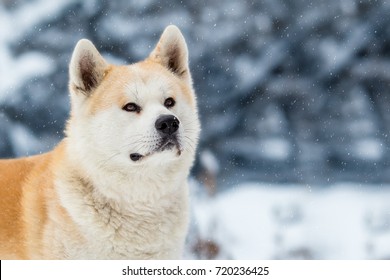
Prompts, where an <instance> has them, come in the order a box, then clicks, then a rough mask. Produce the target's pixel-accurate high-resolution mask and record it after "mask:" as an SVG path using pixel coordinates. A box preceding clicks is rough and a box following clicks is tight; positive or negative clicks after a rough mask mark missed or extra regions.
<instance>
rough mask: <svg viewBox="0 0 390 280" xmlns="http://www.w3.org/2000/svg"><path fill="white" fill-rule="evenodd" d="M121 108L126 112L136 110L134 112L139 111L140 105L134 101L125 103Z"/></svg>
mask: <svg viewBox="0 0 390 280" xmlns="http://www.w3.org/2000/svg"><path fill="white" fill-rule="evenodd" d="M122 109H123V110H125V111H127V112H136V113H139V112H141V107H140V106H138V105H137V104H135V103H127V104H126V105H125V106H123V108H122Z"/></svg>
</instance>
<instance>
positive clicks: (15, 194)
mask: <svg viewBox="0 0 390 280" xmlns="http://www.w3.org/2000/svg"><path fill="white" fill-rule="evenodd" d="M69 91H70V99H71V112H70V117H69V120H68V122H67V124H66V129H65V137H64V139H63V140H62V141H61V142H60V143H59V144H58V145H57V146H56V147H55V148H54V149H53V150H52V151H50V152H48V153H45V154H41V155H36V156H31V157H26V158H20V159H5V160H1V161H0V207H1V211H0V259H178V258H181V256H182V251H183V247H184V241H185V236H186V233H187V225H188V220H189V210H188V206H189V202H188V201H189V190H188V185H187V177H188V175H189V172H190V169H191V166H192V165H193V161H194V157H195V153H196V147H197V143H198V138H199V133H200V123H199V117H198V109H197V101H196V96H195V93H194V89H193V85H192V78H191V74H190V70H189V63H188V49H187V45H186V42H185V39H184V37H183V35H182V33H181V32H180V30H179V29H178V28H177V27H176V26H173V25H171V26H168V27H167V28H166V29H165V30H164V32H163V33H162V35H161V37H160V39H159V41H158V43H157V45H156V47H155V48H154V49H153V51H152V52H151V53H150V55H149V56H148V57H147V58H146V59H145V60H143V61H140V62H138V63H134V64H130V65H121V66H116V65H111V64H109V63H108V62H107V61H106V60H105V59H104V58H103V57H102V55H101V54H100V53H99V52H98V50H97V49H96V47H95V46H94V45H93V44H92V42H90V41H88V40H86V39H82V40H80V41H79V42H78V43H77V45H76V47H75V49H74V51H73V54H72V57H71V61H70V64H69Z"/></svg>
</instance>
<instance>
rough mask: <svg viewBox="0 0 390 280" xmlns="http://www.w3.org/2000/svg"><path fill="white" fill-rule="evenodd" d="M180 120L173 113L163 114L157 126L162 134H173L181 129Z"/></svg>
mask: <svg viewBox="0 0 390 280" xmlns="http://www.w3.org/2000/svg"><path fill="white" fill-rule="evenodd" d="M179 124H180V122H179V120H178V119H177V118H176V117H175V116H173V115H161V116H160V117H159V118H158V119H157V121H156V123H155V127H156V129H157V131H158V133H160V134H161V135H164V136H168V135H173V134H175V133H176V131H177V130H178V129H179Z"/></svg>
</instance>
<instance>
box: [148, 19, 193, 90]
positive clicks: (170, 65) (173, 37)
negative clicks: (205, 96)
mask: <svg viewBox="0 0 390 280" xmlns="http://www.w3.org/2000/svg"><path fill="white" fill-rule="evenodd" d="M149 59H151V60H153V61H155V62H157V63H160V64H161V65H163V66H164V67H166V68H167V69H168V70H170V71H171V72H172V73H173V74H175V75H176V76H178V77H179V78H181V79H185V80H187V81H188V82H191V76H190V71H189V66H188V49H187V44H186V41H185V39H184V37H183V35H182V34H181V32H180V30H179V28H177V27H176V26H175V25H169V26H168V27H167V28H165V30H164V32H163V34H162V35H161V37H160V40H159V42H158V43H157V46H156V48H155V49H154V50H153V51H152V53H151V54H150V56H149Z"/></svg>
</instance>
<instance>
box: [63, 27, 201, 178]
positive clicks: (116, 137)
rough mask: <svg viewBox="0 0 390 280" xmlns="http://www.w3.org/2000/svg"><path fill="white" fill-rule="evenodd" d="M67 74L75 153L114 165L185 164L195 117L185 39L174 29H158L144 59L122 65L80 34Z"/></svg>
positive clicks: (195, 126)
mask: <svg viewBox="0 0 390 280" xmlns="http://www.w3.org/2000/svg"><path fill="white" fill-rule="evenodd" d="M69 73H70V82H69V87H70V92H71V101H72V111H71V118H70V120H69V122H68V126H67V135H68V138H69V141H70V142H71V143H70V145H72V146H74V148H72V152H73V153H77V154H78V155H77V156H79V157H80V158H82V159H86V160H87V161H88V163H89V164H91V165H95V167H99V168H100V167H101V168H106V169H110V168H111V169H116V170H121V171H123V170H126V169H129V170H130V169H132V168H133V167H134V168H135V169H137V167H142V168H143V167H145V166H154V167H157V169H158V168H162V166H166V165H169V163H173V162H180V164H183V161H184V162H187V163H188V164H187V165H191V164H192V161H193V158H194V154H195V148H196V145H197V139H198V135H199V121H198V115H197V106H196V98H195V94H194V91H193V88H192V80H191V75H190V71H189V66H188V50H187V45H186V43H185V40H184V37H183V36H182V34H181V32H180V31H179V29H178V28H177V27H175V26H168V27H167V28H166V29H165V31H164V32H163V34H162V35H161V38H160V40H159V42H158V44H157V46H156V47H155V49H154V50H153V51H152V52H151V54H150V55H149V57H148V58H147V59H145V60H144V61H141V62H138V63H135V64H131V65H126V66H115V65H111V64H109V63H107V62H106V61H105V59H104V58H103V57H102V56H101V55H100V54H99V52H98V51H97V49H96V48H95V47H94V45H93V44H92V43H91V42H90V41H88V40H85V39H83V40H81V41H79V42H78V44H77V45H76V47H75V50H74V52H73V55H72V59H71V62H70V69H69ZM134 168H133V170H134ZM187 168H189V166H188V167H187Z"/></svg>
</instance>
